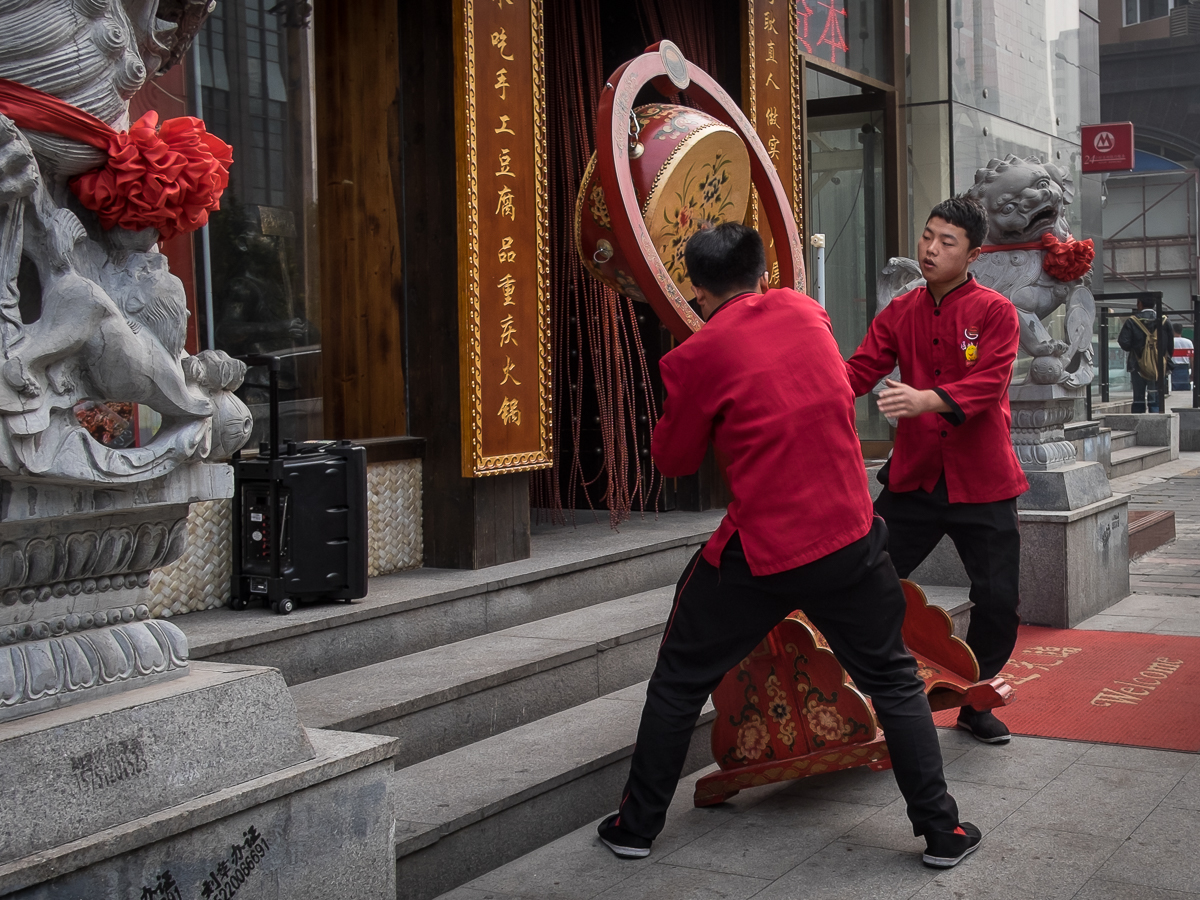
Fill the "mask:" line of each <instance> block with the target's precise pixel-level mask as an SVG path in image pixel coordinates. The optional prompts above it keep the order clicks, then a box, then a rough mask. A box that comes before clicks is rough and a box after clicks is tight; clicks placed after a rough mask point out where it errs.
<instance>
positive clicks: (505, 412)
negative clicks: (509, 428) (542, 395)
mask: <svg viewBox="0 0 1200 900" xmlns="http://www.w3.org/2000/svg"><path fill="white" fill-rule="evenodd" d="M496 415H498V416H499V417H500V420H501V421H502V422H503V423H504V424H505V425H520V424H521V410H520V407H518V406H517V401H516V398H514V399H512V400H509V399H508V398H507V397H505V398H504V402H503V403H501V404H500V411H499V412H498V413H496Z"/></svg>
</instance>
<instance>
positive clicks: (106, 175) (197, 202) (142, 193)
mask: <svg viewBox="0 0 1200 900" xmlns="http://www.w3.org/2000/svg"><path fill="white" fill-rule="evenodd" d="M157 126H158V113H156V112H154V111H153V110H151V111H150V112H148V113H146V114H145V115H144V116H142V117H141V118H140V119H138V120H137V121H136V122H135V123H134V124H133V126H132V127H131V128H130V129H129V131H127V132H125V133H124V134H119V135H117V138H116V152H114V153H112V154H111V156H110V157H109V159H108V164H107V165H106V166H105V167H104V168H102V169H97V170H96V171H94V172H85V173H84V174H83V175H79V176H77V177H76V178H73V179H72V180H71V190H73V191H74V192H75V195H76V196H77V197H79V202H80V203H82V204H83V205H84V206H85V207H87V208H88V209H90V210H92V211H93V212H94V213H96V215H97V216H99V217H100V224H101V225H103V226H104V227H105V228H114V227H120V228H126V229H129V230H130V231H140V230H141V229H143V228H157V229H158V231H159V233H160V234H161V235H162V236H163V238H164V239H168V238H172V237H174V236H175V235H177V234H180V233H184V232H189V231H195V230H196V229H197V228H201V227H203V226H204V225H205V223H207V222H208V213H209V210H216V209H219V208H220V200H221V194H222V193H223V192H224V191H225V188H226V187H227V186H228V185H229V166H230V165H231V164H232V163H233V150H232V148H231V147H230V146H229V145H228V144H226V143H225V142H224V141H223V140H221V139H220V138H219V137H216V136H215V135H211V134H209V133H208V132H207V131H206V130H205V128H204V123H203V122H202V121H200V120H199V119H195V118H192V117H191V116H185V117H182V118H178V119H168V120H167V121H166V122H163V124H162V127H161V128H159V127H157Z"/></svg>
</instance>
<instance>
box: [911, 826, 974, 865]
mask: <svg viewBox="0 0 1200 900" xmlns="http://www.w3.org/2000/svg"><path fill="white" fill-rule="evenodd" d="M982 839H983V835H982V834H981V833H980V831H979V829H978V828H976V827H975V826H974V825H972V824H971V823H970V822H959V823H958V827H957V828H955V829H954V830H953V831H934V832H931V833H929V834H927V835H925V855H924V856H922V857H921V862H923V863H925V865H927V866H932V867H933V868H935V869H952V868H954V867H955V866H957V865H958V864H959V863H960V862H962V861H963V859H965V858H966V857H967V856H968V855H969V854H971V853H974V852H975V851H976V850H978V849H979V842H980V841H981V840H982Z"/></svg>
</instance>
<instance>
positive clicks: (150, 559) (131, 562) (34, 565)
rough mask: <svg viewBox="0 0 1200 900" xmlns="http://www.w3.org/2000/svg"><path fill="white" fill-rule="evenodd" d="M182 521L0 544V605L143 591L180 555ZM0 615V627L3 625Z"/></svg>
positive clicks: (80, 532)
mask: <svg viewBox="0 0 1200 900" xmlns="http://www.w3.org/2000/svg"><path fill="white" fill-rule="evenodd" d="M186 529H187V520H186V519H183V518H180V519H177V520H175V521H174V522H142V523H140V524H137V523H134V524H127V525H126V524H122V525H116V526H113V527H110V528H105V529H100V530H95V531H78V532H74V533H70V534H64V533H55V534H48V535H45V536H44V537H35V538H31V539H29V540H27V541H23V542H20V541H5V542H4V543H3V544H0V606H16V605H18V604H26V605H29V604H32V603H37V602H43V603H44V602H46V601H48V600H50V599H51V598H52V597H57V598H62V597H66V596H68V595H71V596H75V595H78V594H80V593H83V594H91V593H96V592H101V593H103V592H105V591H108V590H112V589H118V588H121V587H126V588H135V587H145V586H146V585H148V584H149V583H150V572H151V571H152V570H153V569H157V568H158V567H159V566H163V565H166V564H167V563H170V562H174V561H175V560H177V559H178V558H179V557H180V556H182V555H183V550H184V539H185V535H186ZM4 618H5V617H4V616H3V614H2V613H0V624H3V622H4Z"/></svg>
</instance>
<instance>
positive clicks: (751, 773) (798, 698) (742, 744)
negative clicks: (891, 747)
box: [694, 581, 1012, 806]
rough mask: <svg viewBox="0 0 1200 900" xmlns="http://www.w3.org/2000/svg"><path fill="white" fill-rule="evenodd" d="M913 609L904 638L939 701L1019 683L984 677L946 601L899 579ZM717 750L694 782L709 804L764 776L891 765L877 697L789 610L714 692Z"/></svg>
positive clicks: (769, 779) (986, 703) (1002, 698)
mask: <svg viewBox="0 0 1200 900" xmlns="http://www.w3.org/2000/svg"><path fill="white" fill-rule="evenodd" d="M902 583H903V585H904V596H905V599H906V600H907V601H908V611H907V613H906V615H905V617H904V642H905V644H907V645H908V649H909V651H910V652H911V653H912V655H913V656H914V657H915V658H916V660H917V674H918V675H919V676H920V677H921V679H922V680H923V681H924V682H925V692H926V694H927V695H928V697H929V705H930V707H931V708H932V709H934V710H939V709H951V708H954V707H958V706H963V705H965V704H969V705H971V706H973V707H975V708H976V709H981V710H982V709H993V708H995V707H997V706H1003V705H1004V704H1006V703H1007V702H1008V700H1009V698H1010V697H1011V696H1012V688H1011V687H1010V686H1009V685H1008V684H1006V683H1005V681H1004V679H1002V678H999V677H997V678H993V679H991V680H990V681H982V682H981V681H978V680H977V679H978V678H979V664H978V663H977V662H976V661H975V654H973V653H972V652H971V650H970V648H969V647H968V646H967V645H966V644H965V643H963V642H962V641H961V640H960V639H959V638H957V637H955V636H954V633H953V632H954V627H953V624H952V623H951V621H950V616H949V615H948V614H947V613H946V611H945V610H944V609H942V608H940V607H937V606H930V605H929V602H928V601H927V600H926V599H925V593H924V591H922V590H921V589H920V588H919V587H917V586H916V585H915V584H913V583H912V582H911V581H904V582H902ZM713 705H715V706H716V708H717V718H716V721H714V722H713V729H712V750H713V757H714V758H715V759H716V761H717V764H718V765H719V766H720V767H721V771H719V772H713V773H712V774H710V775H705V776H704V777H703V778H701V779H700V780H699V781H698V782H697V783H696V793H695V797H694V801H695V804H696V805H697V806H712V805H713V804H716V803H721V802H722V801H724V800H726V799H728V798H729V797H732V796H733V795H734V794H736V793H737V792H738V791H740V790H742V789H744V788H749V787H755V786H757V785H760V784H774V783H776V782H779V781H789V780H790V779H793V778H804V777H806V776H809V775H819V774H821V773H822V772H836V771H838V770H839V769H851V768H854V767H855V766H870V767H871V768H872V769H876V770H879V769H887V768H890V767H891V764H892V763H891V759H890V758H889V757H888V751H887V743H886V738H885V735H884V734H883V732H882V731H881V730H880V728H879V725H878V723H877V722H876V721H875V713H874V711H873V710H872V709H871V705H870V702H869V701H868V700H867V698H866V697H864V696H863V695H862V694H861V693H859V691H858V689H857V688H855V687H854V684H853V682H851V681H850V680H849V678H848V677H847V675H846V671H845V670H844V669H843V668H842V667H841V665H840V664H839V663H838V661H837V660H836V659H835V658H834V655H833V653H832V652H831V651H830V650H829V645H828V644H827V643H826V642H825V639H824V638H823V637H822V636H821V633H820V632H819V631H817V629H816V628H815V627H814V626H813V624H812V623H811V622H809V621H808V619H807V618H806V617H805V616H804V614H803V613H801V612H795V613H792V614H791V615H790V616H788V617H787V618H786V619H784V620H783V621H782V622H780V623H779V624H778V625H777V626H775V628H774V630H772V631H771V633H770V634H769V635H767V637H766V639H765V640H764V641H763V642H762V643H761V644H759V645H758V647H757V648H756V649H755V651H754V652H753V653H751V654H750V655H749V656H748V657H746V659H744V660H742V662H741V663H740V664H739V665H738V666H737V667H736V668H734V669H731V670H730V671H729V672H728V673H727V674H726V675H725V679H724V681H722V682H721V684H720V686H719V687H718V688H717V689H716V690H715V691H714V692H713Z"/></svg>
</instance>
